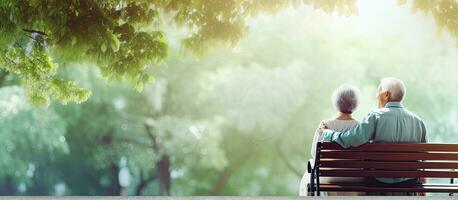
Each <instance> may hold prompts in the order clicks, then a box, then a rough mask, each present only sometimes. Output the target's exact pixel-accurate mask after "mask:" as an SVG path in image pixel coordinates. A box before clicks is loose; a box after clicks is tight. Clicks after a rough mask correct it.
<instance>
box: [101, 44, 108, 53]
mask: <svg viewBox="0 0 458 200" xmlns="http://www.w3.org/2000/svg"><path fill="white" fill-rule="evenodd" d="M100 50H102V52H103V53H105V51H107V45H106V44H105V43H103V44H102V46H100Z"/></svg>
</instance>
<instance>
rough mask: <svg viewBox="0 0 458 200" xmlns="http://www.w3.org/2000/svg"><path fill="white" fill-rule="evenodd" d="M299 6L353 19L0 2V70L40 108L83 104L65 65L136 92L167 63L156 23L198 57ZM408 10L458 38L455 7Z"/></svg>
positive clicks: (184, 2)
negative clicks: (86, 65) (84, 67)
mask: <svg viewBox="0 0 458 200" xmlns="http://www.w3.org/2000/svg"><path fill="white" fill-rule="evenodd" d="M404 2H405V0H404V1H400V3H404ZM301 3H305V4H307V5H311V6H313V7H315V8H317V9H323V10H325V11H327V12H334V11H336V12H338V13H340V14H352V13H356V12H357V8H356V0H339V1H332V0H282V1H279V0H225V1H215V0H137V1H134V0H104V1H101V0H84V1H83V0H68V1H60V0H3V1H1V2H0V17H1V19H2V20H1V21H0V51H1V52H0V68H1V69H2V70H4V71H7V72H9V73H11V74H14V75H16V76H17V77H18V78H19V79H20V80H21V82H22V84H23V85H24V87H25V88H26V91H27V96H28V97H29V98H30V99H31V101H32V102H33V103H35V104H40V105H46V104H48V103H49V101H50V99H57V100H60V101H61V102H63V103H67V102H71V101H73V102H83V101H85V100H87V98H88V97H89V96H90V91H89V90H87V89H84V88H80V87H78V86H77V83H76V82H75V81H72V80H68V79H65V78H62V77H60V76H59V74H60V73H59V72H60V68H61V67H64V66H67V65H68V64H69V63H82V62H90V63H95V64H97V67H99V68H100V69H101V71H102V74H103V76H104V77H105V78H108V79H109V80H111V79H121V78H126V79H128V80H129V81H130V83H131V84H132V85H133V86H134V87H135V88H136V89H137V90H139V91H141V90H142V89H143V84H144V83H145V82H149V81H152V80H153V76H152V75H151V74H149V73H148V70H147V69H148V67H149V66H151V65H154V64H158V63H160V62H162V61H164V59H166V57H167V52H168V50H167V49H168V42H167V40H166V39H165V38H166V36H165V35H164V32H163V30H164V26H163V22H166V23H167V24H175V25H178V26H179V27H181V28H183V29H185V30H186V31H187V33H188V34H187V35H186V36H185V37H184V38H182V44H183V45H184V47H186V48H187V49H189V50H191V52H193V53H195V54H197V55H202V54H203V53H205V52H206V51H208V50H209V48H211V47H215V46H216V47H220V46H227V45H234V44H236V43H237V42H238V40H239V39H240V38H241V37H242V36H243V34H244V33H245V32H246V29H247V28H246V19H247V18H248V17H250V16H255V15H257V14H259V13H260V12H268V13H275V12H276V11H278V10H280V9H282V8H285V7H288V6H290V5H295V6H297V5H299V4H301ZM412 4H413V6H414V8H418V9H419V10H422V11H424V12H425V13H429V12H431V13H432V14H433V15H434V16H435V18H436V21H437V22H438V25H439V27H441V28H442V27H443V28H445V29H446V30H448V31H450V32H451V33H452V35H453V36H455V37H458V35H457V31H458V28H457V27H458V26H457V23H458V22H457V20H456V17H455V16H456V12H457V9H458V8H457V5H456V4H457V3H456V1H454V0H442V1H434V0H425V1H413V3H412Z"/></svg>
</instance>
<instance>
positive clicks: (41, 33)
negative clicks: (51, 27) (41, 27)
mask: <svg viewBox="0 0 458 200" xmlns="http://www.w3.org/2000/svg"><path fill="white" fill-rule="evenodd" d="M22 30H23V31H25V32H29V33H37V34H40V35H44V36H48V35H46V33H45V32H43V31H38V30H32V29H26V28H23V29H22Z"/></svg>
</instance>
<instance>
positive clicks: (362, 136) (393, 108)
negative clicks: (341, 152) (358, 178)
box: [318, 78, 426, 195]
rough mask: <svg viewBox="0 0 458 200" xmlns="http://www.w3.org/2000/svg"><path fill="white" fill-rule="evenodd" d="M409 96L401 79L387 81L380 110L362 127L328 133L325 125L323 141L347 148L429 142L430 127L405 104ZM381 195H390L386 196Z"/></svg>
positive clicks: (381, 87)
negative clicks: (427, 135) (427, 132)
mask: <svg viewBox="0 0 458 200" xmlns="http://www.w3.org/2000/svg"><path fill="white" fill-rule="evenodd" d="M405 94H406V88H405V86H404V83H403V82H402V81H401V80H399V79H396V78H383V79H382V80H381V82H380V85H379V87H378V91H377V99H378V102H379V109H376V110H373V111H371V112H370V113H369V114H368V115H367V116H366V117H364V118H363V119H362V120H361V122H360V123H359V124H358V125H356V126H355V127H354V128H352V129H350V130H348V131H346V132H336V131H332V130H328V129H326V127H325V126H323V125H322V126H321V127H320V128H319V130H318V132H319V133H321V134H322V141H331V142H336V143H339V144H340V145H341V146H342V147H344V148H348V147H352V146H353V147H355V146H359V145H362V144H364V143H368V142H370V141H373V142H390V143H397V142H411V143H420V142H426V128H425V125H424V123H423V121H422V120H421V119H420V118H419V117H418V116H417V115H415V114H414V113H412V112H410V111H408V110H407V109H405V108H404V107H403V106H402V104H401V102H402V100H403V99H404V97H405ZM417 181H419V180H417V179H407V178H375V179H367V180H366V182H368V183H370V184H377V183H379V184H395V185H396V184H413V183H416V182H417ZM378 195H386V193H384V194H378ZM387 195H390V194H387ZM396 195H399V194H396ZM407 195H409V194H407Z"/></svg>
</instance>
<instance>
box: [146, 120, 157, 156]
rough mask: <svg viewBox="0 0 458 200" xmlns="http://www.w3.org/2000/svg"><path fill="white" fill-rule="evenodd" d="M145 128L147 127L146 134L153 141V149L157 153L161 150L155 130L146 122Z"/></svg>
mask: <svg viewBox="0 0 458 200" xmlns="http://www.w3.org/2000/svg"><path fill="white" fill-rule="evenodd" d="M145 129H146V134H147V135H148V137H149V139H150V140H151V142H152V143H153V145H152V148H153V150H154V151H155V152H156V153H157V152H159V147H158V145H157V141H156V136H155V135H154V134H153V132H152V130H151V127H150V126H149V125H148V124H146V123H145Z"/></svg>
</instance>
